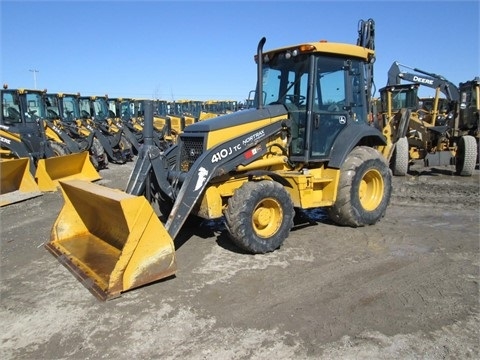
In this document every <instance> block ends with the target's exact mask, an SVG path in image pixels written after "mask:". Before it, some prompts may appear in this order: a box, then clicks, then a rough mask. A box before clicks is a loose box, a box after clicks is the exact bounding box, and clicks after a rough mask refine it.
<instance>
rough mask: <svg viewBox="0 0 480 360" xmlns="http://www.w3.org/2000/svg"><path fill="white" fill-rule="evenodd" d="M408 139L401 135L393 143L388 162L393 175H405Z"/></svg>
mask: <svg viewBox="0 0 480 360" xmlns="http://www.w3.org/2000/svg"><path fill="white" fill-rule="evenodd" d="M408 161H409V153H408V139H407V138H406V137H401V138H400V139H398V140H397V142H396V143H395V150H393V156H392V159H391V162H390V167H391V168H392V171H393V175H395V176H405V175H407V172H408Z"/></svg>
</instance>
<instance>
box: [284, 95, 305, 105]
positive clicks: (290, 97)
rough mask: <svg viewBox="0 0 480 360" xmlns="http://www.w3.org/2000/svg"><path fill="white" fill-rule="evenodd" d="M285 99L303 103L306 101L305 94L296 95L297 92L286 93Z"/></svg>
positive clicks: (293, 102) (297, 103)
mask: <svg viewBox="0 0 480 360" xmlns="http://www.w3.org/2000/svg"><path fill="white" fill-rule="evenodd" d="M285 99H287V100H288V101H290V102H291V103H292V104H296V105H297V106H298V105H302V104H303V102H304V101H305V96H303V95H296V94H288V95H285Z"/></svg>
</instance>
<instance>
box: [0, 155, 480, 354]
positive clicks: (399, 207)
mask: <svg viewBox="0 0 480 360" xmlns="http://www.w3.org/2000/svg"><path fill="white" fill-rule="evenodd" d="M132 167H133V163H129V164H126V165H110V168H109V169H106V170H102V171H101V175H102V176H103V179H102V180H100V181H99V183H100V184H103V185H105V186H109V187H115V188H120V189H124V188H125V185H126V182H127V178H128V175H129V174H130V171H131V169H132ZM452 170H453V169H450V168H441V169H431V168H423V167H422V166H418V167H412V169H411V171H410V173H409V175H408V176H406V177H396V178H394V190H393V196H392V199H391V203H390V206H389V208H388V210H387V213H386V216H385V218H383V219H382V220H381V221H380V222H379V223H377V224H376V225H373V226H369V227H365V228H358V229H352V228H346V227H339V226H336V225H333V224H331V223H329V222H328V220H327V219H326V218H325V216H324V215H323V212H321V211H312V212H309V213H308V214H307V215H308V216H309V218H310V223H306V224H300V225H298V226H296V227H295V228H294V229H293V230H292V232H291V233H290V237H289V238H288V239H287V240H286V242H285V244H284V245H283V246H282V248H280V249H279V250H277V251H275V252H273V253H270V254H267V255H247V254H244V253H242V252H241V251H239V250H238V249H236V248H235V247H234V246H233V245H231V243H230V241H229V240H228V238H227V235H226V234H225V230H224V228H223V226H222V224H221V222H210V223H207V224H204V226H201V227H198V228H194V229H187V228H184V229H182V231H181V232H180V235H179V236H178V239H176V247H177V251H176V253H177V260H178V268H179V269H178V272H177V275H176V277H174V278H171V279H168V280H165V281H160V282H157V283H154V284H150V285H148V286H144V287H142V288H140V289H136V290H133V291H130V292H126V293H124V294H123V295H122V296H121V297H120V298H117V299H114V300H111V301H107V302H100V301H98V300H97V299H96V298H95V297H93V296H92V295H91V294H90V292H88V291H87V290H86V289H85V288H84V287H83V286H82V284H81V283H80V282H78V281H77V280H76V279H75V278H74V277H73V275H71V274H70V272H68V271H67V270H66V269H65V268H64V267H63V266H62V265H61V264H60V263H59V262H58V261H57V259H55V258H54V257H53V256H52V255H50V253H48V252H47V250H45V248H44V247H43V245H44V244H45V243H46V242H47V241H48V240H49V234H50V229H51V226H52V225H53V222H54V220H55V219H56V216H57V214H58V212H59V210H60V208H61V206H62V204H63V198H62V196H61V194H60V193H59V192H55V193H45V194H44V195H42V196H40V197H37V198H34V199H30V200H27V201H25V202H23V203H18V204H12V205H9V206H6V207H3V208H1V209H0V221H1V264H0V270H1V286H0V290H1V306H0V323H1V325H2V326H1V331H0V350H1V352H0V357H1V358H2V359H67V358H68V359H222V360H224V359H313V358H314V359H400V358H402V359H478V358H479V357H480V354H479V353H480V344H479V335H480V311H479V310H480V304H479V279H480V274H479V265H480V257H479V254H480V252H479V233H480V229H479V220H480V219H479V171H478V170H476V172H475V174H474V176H473V177H469V178H465V177H457V176H454V175H453V173H452Z"/></svg>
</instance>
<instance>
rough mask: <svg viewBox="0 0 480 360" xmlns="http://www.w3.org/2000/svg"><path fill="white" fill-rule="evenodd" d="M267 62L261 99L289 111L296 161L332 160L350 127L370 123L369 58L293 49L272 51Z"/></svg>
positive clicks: (264, 60) (293, 155) (291, 146)
mask: <svg viewBox="0 0 480 360" xmlns="http://www.w3.org/2000/svg"><path fill="white" fill-rule="evenodd" d="M262 60H263V66H262V80H263V81H262V82H263V84H262V95H263V99H261V100H262V103H263V104H265V105H267V106H268V105H273V104H283V105H284V106H285V107H286V108H287V110H288V112H289V117H290V118H291V120H292V128H291V136H292V140H291V143H290V154H291V156H290V159H291V160H292V161H297V162H324V161H328V160H329V159H330V156H331V152H332V151H333V147H334V144H335V141H336V139H338V136H339V134H340V133H341V132H342V131H344V129H346V128H347V127H349V126H354V125H357V124H363V125H366V124H368V121H367V113H368V110H367V109H368V104H367V86H366V83H367V81H366V79H365V73H366V71H367V68H366V67H367V66H368V64H366V63H365V61H364V60H362V59H360V58H355V57H353V56H351V57H349V56H347V57H346V56H334V55H330V54H325V53H320V52H313V51H310V52H305V53H299V54H295V51H288V50H287V51H278V52H274V51H273V52H269V53H267V56H264V59H262ZM258 100H259V99H258V98H256V99H255V101H256V104H258ZM343 146H344V144H343Z"/></svg>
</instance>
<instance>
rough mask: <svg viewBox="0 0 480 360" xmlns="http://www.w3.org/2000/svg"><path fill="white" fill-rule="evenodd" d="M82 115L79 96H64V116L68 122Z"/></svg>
mask: <svg viewBox="0 0 480 360" xmlns="http://www.w3.org/2000/svg"><path fill="white" fill-rule="evenodd" d="M79 117H80V110H79V108H78V103H77V98H76V97H75V96H69V95H67V96H65V97H64V98H63V118H64V120H65V121H67V122H71V121H74V120H75V119H77V118H79Z"/></svg>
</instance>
